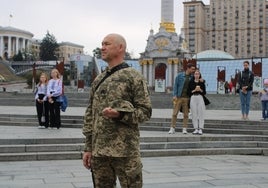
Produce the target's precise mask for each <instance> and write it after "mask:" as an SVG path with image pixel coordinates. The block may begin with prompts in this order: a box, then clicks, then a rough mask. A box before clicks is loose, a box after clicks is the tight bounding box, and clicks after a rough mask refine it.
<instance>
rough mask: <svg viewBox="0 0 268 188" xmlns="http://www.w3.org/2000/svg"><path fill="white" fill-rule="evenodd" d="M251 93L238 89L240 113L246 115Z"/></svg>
mask: <svg viewBox="0 0 268 188" xmlns="http://www.w3.org/2000/svg"><path fill="white" fill-rule="evenodd" d="M251 95H252V91H248V92H247V93H246V94H244V93H243V92H242V90H240V91H239V96H240V103H241V112H242V115H248V113H249V107H250V99H251Z"/></svg>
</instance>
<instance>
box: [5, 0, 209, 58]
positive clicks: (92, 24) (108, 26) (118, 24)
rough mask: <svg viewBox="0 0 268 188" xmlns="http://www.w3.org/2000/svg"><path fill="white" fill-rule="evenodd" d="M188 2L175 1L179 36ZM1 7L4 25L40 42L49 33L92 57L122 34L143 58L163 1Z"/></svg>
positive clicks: (80, 0)
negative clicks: (109, 36) (108, 38)
mask: <svg viewBox="0 0 268 188" xmlns="http://www.w3.org/2000/svg"><path fill="white" fill-rule="evenodd" d="M184 1H185V0H174V23H175V27H176V32H177V33H178V34H179V33H180V28H181V27H182V23H183V2H184ZM203 2H204V3H205V4H208V3H209V0H203ZM0 5H1V11H0V26H3V27H6V26H11V27H15V28H18V29H23V30H26V31H29V32H31V33H33V34H34V38H36V39H42V38H44V36H45V34H46V32H47V31H49V32H50V33H51V34H53V35H54V36H55V37H56V39H57V42H72V43H76V44H80V45H83V46H84V47H85V48H84V51H85V53H87V54H89V55H92V51H93V50H94V49H95V48H96V47H101V41H102V39H103V37H104V36H106V35H107V34H108V33H120V34H122V35H123V36H124V37H125V38H126V41H127V46H128V47H127V48H128V52H130V53H131V54H133V55H134V57H139V53H141V52H143V51H144V50H145V47H146V40H147V38H148V35H149V31H150V29H151V28H152V29H153V30H154V32H155V33H156V32H158V30H159V23H160V21H161V18H160V17H161V0H0ZM10 15H12V17H10Z"/></svg>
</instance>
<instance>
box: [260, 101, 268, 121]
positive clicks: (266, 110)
mask: <svg viewBox="0 0 268 188" xmlns="http://www.w3.org/2000/svg"><path fill="white" fill-rule="evenodd" d="M261 106H262V117H263V119H268V101H261Z"/></svg>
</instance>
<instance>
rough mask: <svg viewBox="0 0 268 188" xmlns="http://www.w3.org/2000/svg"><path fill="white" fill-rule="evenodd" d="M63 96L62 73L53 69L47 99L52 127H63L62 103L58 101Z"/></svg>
mask: <svg viewBox="0 0 268 188" xmlns="http://www.w3.org/2000/svg"><path fill="white" fill-rule="evenodd" d="M61 94H62V81H61V79H60V73H59V71H58V70H57V69H52V71H51V79H50V80H49V82H48V85H47V98H48V102H49V117H50V120H49V123H50V127H52V128H53V127H57V129H59V128H60V127H61V118H60V102H58V101H57V99H58V98H59V96H60V95H61Z"/></svg>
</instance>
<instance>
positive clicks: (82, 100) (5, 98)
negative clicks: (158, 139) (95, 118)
mask: <svg viewBox="0 0 268 188" xmlns="http://www.w3.org/2000/svg"><path fill="white" fill-rule="evenodd" d="M65 95H66V96H67V98H68V104H69V106H73V107H86V106H87V105H88V101H89V93H88V92H85V93H76V92H74V93H71V92H65ZM207 97H208V98H209V100H210V101H211V104H210V105H208V106H206V108H207V109H218V110H226V109H227V110H228V109H233V110H239V109H240V100H239V95H222V94H207ZM151 101H152V106H153V108H158V109H171V108H172V94H171V93H155V92H151ZM0 105H2V106H34V105H35V101H34V95H33V93H19V92H10V93H9V92H1V93H0ZM260 108H261V103H260V100H259V98H258V96H257V95H253V96H252V98H251V105H250V109H251V110H259V109H260Z"/></svg>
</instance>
